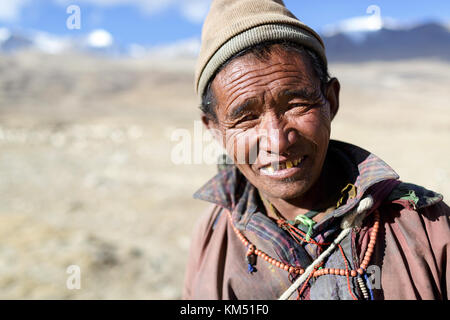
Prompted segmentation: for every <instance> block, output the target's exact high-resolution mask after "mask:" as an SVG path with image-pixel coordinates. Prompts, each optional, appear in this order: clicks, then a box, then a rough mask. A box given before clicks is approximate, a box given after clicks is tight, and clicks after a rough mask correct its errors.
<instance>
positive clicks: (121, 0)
mask: <svg viewBox="0 0 450 320" xmlns="http://www.w3.org/2000/svg"><path fill="white" fill-rule="evenodd" d="M0 1H2V0H0ZM54 1H55V2H57V3H59V4H61V5H69V4H70V3H71V2H72V1H71V0H54ZM83 3H88V4H91V5H94V6H97V7H116V6H124V5H128V6H134V7H137V8H138V9H139V10H141V11H142V12H143V13H144V14H147V15H154V14H158V13H161V12H164V11H165V10H168V9H175V10H178V11H179V12H180V13H181V15H182V16H183V17H184V18H186V19H187V20H188V21H191V22H194V23H201V22H202V21H203V19H204V18H205V17H206V14H207V12H208V8H209V4H210V3H211V0H78V1H77V4H78V5H80V7H81V9H82V4H83Z"/></svg>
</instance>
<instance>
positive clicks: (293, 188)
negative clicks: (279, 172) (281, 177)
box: [260, 178, 309, 200]
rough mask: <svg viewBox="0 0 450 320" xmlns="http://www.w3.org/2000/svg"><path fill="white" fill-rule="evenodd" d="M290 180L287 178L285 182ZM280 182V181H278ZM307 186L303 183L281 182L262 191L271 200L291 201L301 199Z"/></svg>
mask: <svg viewBox="0 0 450 320" xmlns="http://www.w3.org/2000/svg"><path fill="white" fill-rule="evenodd" d="M288 179H291V178H287V179H286V180H288ZM280 182H281V181H280ZM308 189H309V188H308V186H307V184H306V183H305V182H304V181H296V180H294V181H292V180H291V181H283V183H279V184H277V185H276V186H271V187H268V188H267V187H266V188H263V189H262V190H261V189H260V191H263V192H264V193H265V194H266V195H267V196H269V197H271V198H278V199H283V200H292V199H296V198H299V197H301V196H302V195H304V194H305V193H306V192H307V191H308Z"/></svg>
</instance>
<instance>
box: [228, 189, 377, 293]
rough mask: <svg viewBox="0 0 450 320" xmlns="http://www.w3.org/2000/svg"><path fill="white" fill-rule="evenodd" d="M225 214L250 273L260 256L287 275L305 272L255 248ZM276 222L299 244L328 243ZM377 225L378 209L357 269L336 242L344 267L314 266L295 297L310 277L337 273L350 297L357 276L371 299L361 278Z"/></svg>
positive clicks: (361, 286)
mask: <svg viewBox="0 0 450 320" xmlns="http://www.w3.org/2000/svg"><path fill="white" fill-rule="evenodd" d="M261 199H263V201H266V200H264V198H263V197H262V196H261ZM269 207H270V208H273V206H269ZM227 216H228V219H229V221H230V224H231V227H232V229H233V231H234V232H235V234H236V235H237V237H238V238H239V240H240V241H241V242H242V244H243V245H244V246H245V247H247V253H246V260H247V264H248V272H249V273H250V274H251V273H253V272H255V271H256V269H255V268H254V266H255V265H256V258H257V257H260V258H261V259H263V260H264V261H266V262H268V263H270V264H272V265H273V266H275V267H277V268H279V269H282V270H284V271H287V272H288V273H289V275H292V276H297V275H301V274H303V273H304V272H305V269H304V268H301V267H296V266H292V265H290V264H285V263H283V262H281V261H279V260H277V259H275V258H272V257H270V256H269V255H268V254H266V253H265V252H264V251H262V250H259V249H257V248H256V247H255V246H254V245H253V244H252V243H251V242H250V241H249V240H248V239H247V238H246V237H245V236H244V235H243V234H242V233H241V232H240V231H239V230H238V229H237V228H236V227H235V226H234V224H233V220H232V216H231V212H230V211H227ZM277 224H278V226H280V227H281V228H283V229H285V228H286V229H285V230H286V231H288V232H289V233H290V234H291V235H292V234H294V235H295V237H294V236H293V238H294V240H296V242H297V243H299V244H301V242H299V241H298V240H301V241H302V242H306V243H312V244H315V245H317V246H318V247H319V248H322V246H326V245H329V243H324V242H320V243H319V242H316V241H314V240H313V239H312V238H309V239H307V234H306V233H304V232H303V231H301V230H300V229H298V228H296V227H295V226H293V225H291V224H289V223H288V222H287V221H286V220H284V219H278V220H277ZM379 227H380V214H379V212H378V210H376V211H375V217H374V224H373V227H372V232H371V234H370V240H369V244H368V245H367V250H366V252H365V253H364V258H363V260H362V262H361V264H360V266H359V268H358V269H357V270H349V267H348V263H347V259H346V257H345V254H344V250H343V249H342V247H341V245H339V244H338V248H339V250H340V252H341V255H342V257H343V259H344V263H345V269H339V268H323V267H322V266H321V265H322V264H323V263H322V264H321V265H319V266H317V267H315V268H314V271H313V272H311V274H310V275H309V277H308V279H307V280H306V281H305V283H304V284H303V286H302V288H301V289H300V290H299V291H298V298H297V299H299V298H300V296H301V294H302V293H303V291H304V290H305V288H306V286H307V284H308V282H309V280H310V279H311V277H314V278H318V277H320V276H323V275H339V276H345V277H346V278H347V287H348V290H349V292H350V295H351V296H352V298H353V299H354V300H358V299H357V298H356V297H355V296H354V295H353V293H352V291H351V286H350V277H357V278H356V281H357V283H358V286H359V287H360V289H361V292H362V294H363V297H364V298H365V299H366V300H368V299H369V293H370V298H371V299H372V300H373V294H372V291H371V290H370V287H369V290H368V289H367V288H366V286H365V284H364V280H363V279H362V277H363V276H364V278H365V280H366V281H368V278H367V274H366V269H367V266H368V265H369V262H370V259H371V257H372V253H373V251H374V248H375V243H376V239H377V234H378V230H379ZM287 229H288V230H287Z"/></svg>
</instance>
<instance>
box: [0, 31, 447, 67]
mask: <svg viewBox="0 0 450 320" xmlns="http://www.w3.org/2000/svg"><path fill="white" fill-rule="evenodd" d="M322 38H323V40H324V42H325V45H326V51H327V56H328V59H329V60H330V61H342V62H357V61H370V60H400V59H409V58H438V59H441V60H445V61H449V60H450V31H449V29H448V27H446V26H444V25H441V24H438V23H426V24H422V25H419V26H416V27H413V28H408V29H406V28H402V29H399V28H396V29H393V28H386V27H383V28H381V29H379V30H376V31H367V30H363V31H358V30H356V31H354V30H352V31H351V32H348V31H339V29H336V30H334V32H333V34H332V35H322ZM106 40H107V41H106ZM199 47H200V41H199V39H197V38H191V39H185V40H181V41H177V42H175V43H170V44H167V45H159V46H147V47H145V46H142V45H138V44H132V45H129V46H123V45H121V44H119V43H115V42H114V40H113V38H112V35H110V34H109V33H108V32H107V31H106V30H97V31H95V32H93V33H91V34H89V35H87V36H84V37H78V38H68V37H64V38H62V37H58V36H55V35H51V34H48V33H44V32H39V31H33V32H24V31H21V32H17V31H10V30H8V29H5V28H0V52H8V53H11V52H12V53H13V52H17V51H20V50H37V51H43V52H47V53H52V54H61V53H66V52H82V53H88V54H96V55H105V56H115V57H118V56H119V57H120V56H124V57H127V56H130V57H142V56H146V55H157V56H170V57H192V58H195V57H196V55H197V53H198V51H199Z"/></svg>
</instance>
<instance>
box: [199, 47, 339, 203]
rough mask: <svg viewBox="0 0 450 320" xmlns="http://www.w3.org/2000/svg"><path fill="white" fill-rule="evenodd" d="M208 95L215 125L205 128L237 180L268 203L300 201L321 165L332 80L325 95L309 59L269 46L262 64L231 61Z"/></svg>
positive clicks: (332, 104) (335, 88) (333, 107)
mask: <svg viewBox="0 0 450 320" xmlns="http://www.w3.org/2000/svg"><path fill="white" fill-rule="evenodd" d="M212 90H213V92H214V95H215V98H216V103H217V105H216V114H217V122H215V121H213V120H207V119H206V117H204V119H203V120H204V122H205V124H206V125H207V126H208V128H210V129H215V131H216V134H215V136H216V137H217V138H218V139H220V140H221V143H223V145H224V147H225V148H226V150H227V152H228V155H229V156H230V157H231V158H232V159H233V161H234V162H235V164H236V165H237V167H238V168H239V169H240V171H241V172H242V174H243V175H244V176H245V177H246V178H247V179H248V180H249V181H250V182H251V183H252V184H253V185H254V186H255V187H257V188H258V189H259V190H260V191H262V192H263V193H265V194H266V195H268V196H270V197H275V198H282V199H294V198H297V197H300V196H302V195H303V194H305V192H307V191H308V190H309V189H310V188H311V187H312V186H313V185H314V183H315V182H316V181H317V179H318V177H319V176H320V173H321V170H322V166H323V163H324V159H325V155H326V152H327V148H328V142H329V139H330V123H331V120H332V118H333V117H334V114H335V113H336V111H337V108H338V92H339V83H338V82H337V80H336V79H334V80H332V81H330V82H329V84H328V86H327V89H326V93H325V94H324V93H323V92H322V91H321V88H320V81H319V79H318V78H317V76H316V75H315V74H314V70H313V69H312V67H311V66H310V59H309V57H307V56H305V55H303V54H301V53H299V52H294V51H291V50H289V51H287V50H285V49H282V48H281V47H279V46H278V45H275V46H273V47H272V49H271V51H270V54H269V57H268V59H258V58H257V57H255V56H254V55H252V54H247V55H245V56H242V57H239V58H236V59H234V60H233V61H232V62H231V63H229V64H228V65H227V66H226V67H225V68H224V69H223V70H221V71H220V72H219V73H218V74H217V76H216V77H215V79H214V81H213V83H212ZM217 132H218V133H219V134H217Z"/></svg>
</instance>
